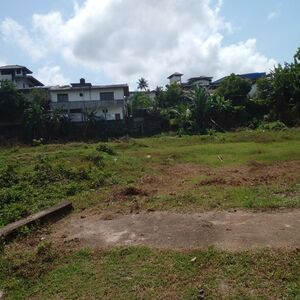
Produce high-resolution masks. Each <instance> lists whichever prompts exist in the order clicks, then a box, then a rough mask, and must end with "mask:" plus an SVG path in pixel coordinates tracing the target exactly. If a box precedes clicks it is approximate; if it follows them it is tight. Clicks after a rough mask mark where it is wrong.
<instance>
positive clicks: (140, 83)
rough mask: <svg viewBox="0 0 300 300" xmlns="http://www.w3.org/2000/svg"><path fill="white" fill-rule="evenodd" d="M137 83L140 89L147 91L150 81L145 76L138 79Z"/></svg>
mask: <svg viewBox="0 0 300 300" xmlns="http://www.w3.org/2000/svg"><path fill="white" fill-rule="evenodd" d="M137 85H138V86H137V88H138V90H140V91H145V90H146V89H147V88H148V81H147V80H146V79H145V78H143V77H141V78H140V79H139V80H138V82H137Z"/></svg>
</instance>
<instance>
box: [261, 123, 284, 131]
mask: <svg viewBox="0 0 300 300" xmlns="http://www.w3.org/2000/svg"><path fill="white" fill-rule="evenodd" d="M259 129H261V130H275V131H280V130H286V129H287V126H286V125H285V124H284V123H282V122H280V121H276V122H270V123H264V124H262V125H260V126H259Z"/></svg>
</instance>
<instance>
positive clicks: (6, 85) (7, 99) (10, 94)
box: [0, 80, 27, 123]
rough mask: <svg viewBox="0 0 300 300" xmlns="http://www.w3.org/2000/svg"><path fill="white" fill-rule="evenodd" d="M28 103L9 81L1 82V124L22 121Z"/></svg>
mask: <svg viewBox="0 0 300 300" xmlns="http://www.w3.org/2000/svg"><path fill="white" fill-rule="evenodd" d="M26 106H27V102H26V100H25V98H24V96H23V94H21V93H20V92H19V91H18V90H17V89H16V88H15V86H14V85H13V84H12V83H11V82H9V81H7V80H4V81H1V82H0V120H1V121H0V122H5V123H15V122H20V121H22V118H23V114H24V110H25V108H26Z"/></svg>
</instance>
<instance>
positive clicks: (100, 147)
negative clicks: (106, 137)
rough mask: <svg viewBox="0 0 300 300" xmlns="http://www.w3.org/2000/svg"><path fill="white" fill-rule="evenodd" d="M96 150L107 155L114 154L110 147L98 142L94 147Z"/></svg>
mask: <svg viewBox="0 0 300 300" xmlns="http://www.w3.org/2000/svg"><path fill="white" fill-rule="evenodd" d="M96 150H97V151H99V152H104V153H107V154H109V155H116V152H115V151H114V150H113V149H112V148H111V147H109V146H108V145H107V144H98V146H97V147H96Z"/></svg>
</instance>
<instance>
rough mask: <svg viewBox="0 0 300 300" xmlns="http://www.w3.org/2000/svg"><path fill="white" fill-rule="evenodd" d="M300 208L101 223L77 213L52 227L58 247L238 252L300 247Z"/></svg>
mask: <svg viewBox="0 0 300 300" xmlns="http://www.w3.org/2000/svg"><path fill="white" fill-rule="evenodd" d="M299 228H300V209H295V210H293V211H291V210H290V211H288V210H285V211H280V212H269V213H266V212H259V213H252V212H245V211H231V212H207V213H202V214H173V213H162V212H154V213H143V214H131V215H124V216H120V217H118V218H115V219H113V220H103V218H102V216H101V215H91V216H86V217H85V218H81V215H80V214H73V215H70V216H69V217H67V218H65V219H63V220H61V221H59V222H58V223H56V224H54V225H53V226H52V227H51V228H50V233H49V234H48V235H47V236H46V238H47V239H49V240H51V241H52V242H53V243H54V244H55V245H56V246H58V247H64V248H68V247H71V248H74V247H94V248H99V247H100V248H102V247H110V246H115V245H127V246H128V245H146V246H151V247H157V248H168V249H199V248H200V249H201V248H207V247H209V246H215V247H217V248H219V249H223V250H229V251H238V250H247V249H253V248H265V247H267V248H289V249H298V248H299V247H300V230H299Z"/></svg>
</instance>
